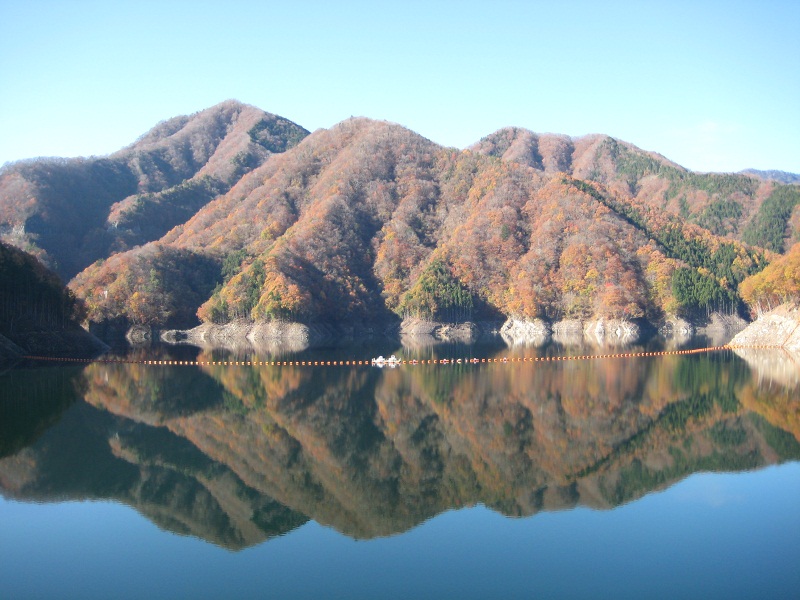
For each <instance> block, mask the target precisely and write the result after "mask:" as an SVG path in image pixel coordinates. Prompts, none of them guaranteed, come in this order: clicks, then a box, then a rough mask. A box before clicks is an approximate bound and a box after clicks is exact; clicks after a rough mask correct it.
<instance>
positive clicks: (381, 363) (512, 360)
mask: <svg viewBox="0 0 800 600" xmlns="http://www.w3.org/2000/svg"><path fill="white" fill-rule="evenodd" d="M733 348H761V349H766V348H770V349H776V348H781V346H778V345H771V346H768V345H762V346H742V345H736V346H731V345H725V346H712V347H709V348H694V349H692V350H662V351H660V352H620V353H616V354H583V355H579V356H518V357H514V356H511V357H509V356H504V357H502V358H438V359H437V358H430V359H409V360H404V359H399V358H397V357H395V356H394V355H392V356H390V357H389V358H388V359H385V358H383V357H382V356H379V357H378V358H373V359H369V360H272V361H267V360H261V361H257V360H130V359H125V358H61V357H51V356H23V357H22V358H24V359H26V360H39V361H49V362H72V363H104V364H136V365H150V366H171V367H174V366H199V367H365V366H366V367H368V366H377V367H385V366H388V367H399V366H416V365H442V366H446V365H478V364H481V365H482V364H517V363H542V362H563V361H574V360H578V361H580V360H596V359H601V358H614V359H616V358H647V357H657V356H679V355H688V354H701V353H707V352H719V351H722V350H731V349H733Z"/></svg>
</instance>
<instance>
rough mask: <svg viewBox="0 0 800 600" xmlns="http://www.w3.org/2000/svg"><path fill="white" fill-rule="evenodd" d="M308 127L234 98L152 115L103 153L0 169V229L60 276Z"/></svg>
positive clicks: (155, 227)
mask: <svg viewBox="0 0 800 600" xmlns="http://www.w3.org/2000/svg"><path fill="white" fill-rule="evenodd" d="M307 133H308V132H307V131H306V130H305V129H303V128H301V127H299V126H297V125H295V124H294V123H292V122H290V121H288V120H286V119H283V118H281V117H277V116H275V115H271V114H269V113H266V112H264V111H262V110H259V109H257V108H254V107H252V106H247V105H244V104H241V103H239V102H235V101H227V102H223V103H221V104H219V105H217V106H214V107H212V108H209V109H207V110H204V111H201V112H199V113H196V114H194V115H191V116H184V117H176V118H174V119H170V120H168V121H165V122H163V123H160V124H158V125H156V126H155V127H154V128H153V129H151V130H150V131H149V132H148V133H146V134H145V135H143V136H142V137H141V138H139V139H138V140H137V141H136V142H134V143H133V144H131V145H130V146H128V147H126V148H124V149H122V150H120V151H118V152H116V153H114V154H112V155H110V156H107V157H101V158H74V159H61V158H38V159H32V160H27V161H20V162H17V163H12V164H10V165H7V166H5V167H3V168H2V170H0V237H1V238H2V239H3V240H4V241H6V242H9V243H12V244H15V245H17V246H19V247H21V248H24V249H26V250H29V251H31V252H33V253H34V254H36V255H37V256H39V257H40V258H41V259H42V260H43V261H44V262H45V263H47V264H49V265H50V266H52V267H53V268H55V270H56V271H57V272H58V273H59V275H61V276H62V277H63V278H64V279H65V280H68V279H71V278H72V277H73V276H74V275H75V274H77V273H78V272H80V271H81V270H83V269H84V268H86V267H87V266H89V265H90V264H91V263H93V262H94V261H95V260H98V259H101V258H106V257H108V256H109V255H110V254H113V253H114V252H118V251H120V250H124V249H127V248H130V247H133V246H136V245H140V244H143V243H146V242H148V241H152V240H156V239H158V238H160V237H161V236H162V235H164V233H166V232H167V231H168V230H169V229H170V228H171V227H173V226H174V225H176V224H178V223H181V222H183V221H185V220H186V219H188V218H189V217H190V216H191V215H192V214H194V213H195V212H197V211H198V210H199V209H200V208H202V207H203V206H204V205H205V204H206V203H207V202H208V201H210V200H211V199H212V198H214V197H215V196H217V195H218V194H220V193H222V192H224V191H227V190H228V189H229V188H230V186H231V185H232V184H233V183H235V182H236V181H238V180H239V178H241V176H242V174H244V173H245V172H247V171H248V170H250V169H252V168H254V167H256V166H258V165H260V164H261V163H262V162H263V161H264V160H265V159H266V158H267V157H268V156H269V155H270V154H272V153H273V152H282V151H283V150H285V149H286V148H287V147H290V146H291V145H293V144H296V143H297V142H298V141H299V140H301V139H302V138H303V137H304V136H305V135H306V134H307Z"/></svg>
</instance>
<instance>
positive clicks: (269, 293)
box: [0, 102, 800, 327]
mask: <svg viewBox="0 0 800 600" xmlns="http://www.w3.org/2000/svg"><path fill="white" fill-rule="evenodd" d="M206 113H208V114H206ZM233 115H236V116H235V118H234V117H233ZM254 123H255V124H254ZM226 128H227V129H226ZM223 130H224V131H228V130H230V132H233V133H230V132H229V135H227V136H223V135H222V132H223ZM243 132H244V133H243ZM306 133H307V132H306V131H305V130H303V129H302V128H300V127H299V126H296V125H294V124H293V123H291V122H289V121H287V120H285V119H282V118H281V117H276V116H274V115H268V114H267V113H263V112H261V111H258V110H257V109H254V108H253V107H245V106H243V105H240V104H238V103H233V102H229V103H223V104H222V105H219V106H217V107H214V108H212V109H209V110H208V111H203V112H202V113H198V115H195V116H193V117H179V118H176V119H172V120H170V121H166V122H164V123H162V124H161V125H159V126H157V127H156V128H154V129H153V130H152V131H151V132H150V133H148V134H146V135H145V136H143V137H142V138H140V140H139V141H137V142H136V143H135V144H134V145H132V146H130V147H128V148H126V149H123V150H121V151H120V152H119V153H116V154H114V155H111V156H110V157H108V158H107V159H98V160H99V161H100V162H97V161H95V162H91V161H89V162H91V167H92V168H95V169H96V168H98V167H97V165H99V164H101V163H102V161H107V162H108V163H109V164H111V165H115V164H117V163H114V161H117V160H120V157H127V158H125V160H126V161H128V162H126V163H125V165H126V166H125V168H124V169H126V171H125V172H126V173H129V174H131V178H132V179H134V180H135V182H136V183H135V185H136V186H137V189H139V188H141V190H144V191H141V190H140V191H139V192H138V193H133V194H129V195H128V196H126V197H125V198H122V199H120V200H115V201H114V202H112V203H106V205H104V206H106V208H104V209H103V210H104V211H105V212H104V213H103V212H102V211H99V212H100V213H102V218H103V219H104V221H103V222H102V223H101V226H100V227H99V229H98V228H95V229H94V230H91V229H88V230H86V233H85V235H84V238H83V241H84V244H83V246H81V245H80V244H78V245H77V246H76V247H77V248H79V249H80V251H79V253H78V254H79V255H81V256H82V258H81V260H83V261H85V260H87V259H88V257H89V256H90V254H91V252H88V249H89V248H90V247H92V246H91V245H92V244H94V247H93V251H94V252H95V254H97V255H98V256H97V257H96V258H97V259H99V260H95V261H94V263H93V264H91V265H88V263H87V268H86V269H85V270H83V272H81V273H79V274H78V275H77V276H76V277H74V279H73V280H72V281H71V283H70V286H71V287H72V289H73V290H74V291H75V292H76V294H77V295H78V296H80V297H82V298H84V299H85V300H86V303H87V307H88V310H89V319H90V321H93V322H103V321H108V320H115V319H117V320H118V319H122V320H123V321H125V322H127V323H129V324H134V323H139V324H147V325H153V326H157V327H187V326H191V325H192V324H194V323H196V322H197V321H196V318H197V317H196V316H195V314H196V315H197V316H199V318H200V319H202V320H204V321H211V322H214V323H225V322H228V321H230V320H233V319H240V318H244V319H249V320H272V319H281V320H291V321H301V322H351V323H352V322H365V321H373V322H386V321H387V320H393V319H400V318H406V317H420V318H426V319H434V320H449V321H461V320H468V319H485V318H488V319H499V318H503V317H507V316H515V317H520V318H525V319H533V318H545V319H548V320H558V319H563V318H576V319H588V318H597V317H604V318H623V319H637V318H646V319H648V320H650V321H651V322H658V321H659V320H661V319H663V318H664V317H665V316H666V315H672V314H676V313H677V314H683V315H686V316H690V315H692V314H698V313H703V312H707V311H709V310H714V309H725V310H736V309H737V307H738V305H739V303H740V298H739V296H738V292H737V286H738V284H739V282H740V281H742V280H743V279H744V278H745V277H747V276H749V275H752V274H754V273H757V272H758V271H760V270H761V269H762V268H763V267H764V266H765V265H766V264H767V263H768V262H769V261H770V260H771V257H773V256H774V254H772V253H770V251H772V252H783V251H784V250H785V248H786V245H787V242H790V241H792V240H793V239H794V238H795V237H797V231H798V227H797V225H798V223H800V209H798V205H799V204H800V187H798V186H793V185H781V184H777V183H775V182H773V181H766V180H763V179H760V178H756V177H750V176H747V175H741V174H714V173H708V174H701V173H694V172H691V171H688V170H686V169H684V168H682V167H680V166H679V165H676V164H674V163H672V162H670V161H669V160H667V159H666V158H664V157H662V156H660V155H658V154H655V153H652V152H645V151H643V150H640V149H638V148H636V147H635V146H632V145H631V144H628V143H626V142H622V141H620V140H615V139H614V138H611V137H608V136H603V135H591V136H585V137H582V138H570V137H567V136H561V135H552V134H535V133H533V132H530V131H527V130H524V129H519V128H507V129H503V130H500V131H498V132H496V133H494V134H491V135H490V136H487V137H486V138H483V139H482V140H480V141H479V142H478V143H476V144H475V145H474V146H472V147H471V148H470V149H467V150H463V151H461V150H457V149H454V148H445V147H442V146H439V145H438V144H435V143H434V142H432V141H430V140H427V139H425V138H424V137H422V136H420V135H419V134H417V133H414V132H412V131H410V130H408V129H406V128H404V127H402V126H400V125H396V124H392V123H387V122H383V121H374V120H371V119H367V118H351V119H348V120H346V121H343V122H341V123H339V124H337V125H336V126H334V127H332V128H330V129H320V130H317V131H315V132H314V133H312V134H309V135H306ZM245 138H246V139H245ZM134 148H136V150H133V149H134ZM164 148H167V149H166V150H165V149H164ZM241 148H247V149H249V150H247V151H245V150H241ZM192 149H194V150H192ZM179 150H180V151H179ZM189 150H192V152H194V154H192V153H191V152H189ZM187 152H189V154H187ZM243 152H244V154H242V153H243ZM137 153H138V154H137ZM159 153H160V154H159ZM165 153H166V155H169V156H170V157H171V159H170V161H167V163H168V165H172V166H170V167H169V168H167V167H164V168H161V167H160V166H159V165H161V164H162V163H161V162H159V161H158V160H156V159H154V158H152V157H153V156H154V155H156V156H161V157H162V158H163V156H164V155H165ZM131 157H135V160H134V159H133V158H131ZM237 157H238V158H237ZM148 161H149V162H148ZM203 161H205V162H203ZM162 162H163V161H162ZM76 164H77V163H76ZM87 164H89V163H87ZM102 164H105V163H102ZM131 165H133V166H131ZM237 165H238V166H237ZM25 166H26V163H17V164H16V165H11V166H10V167H6V168H5V169H4V170H3V172H2V175H3V181H4V182H5V181H6V180H9V181H11V182H12V183H14V185H17V188H19V189H23V190H24V189H25V187H26V186H28V188H31V186H33V183H32V181H34V178H33V177H29V178H28V179H25V178H20V177H19V171H20V169H22V168H23V167H25ZM180 177H188V179H186V178H185V179H182V180H181V179H180ZM87 178H88V180H89V181H91V182H92V183H93V184H96V181H95V179H94V178H92V177H89V176H87ZM100 181H102V180H100ZM176 181H180V182H179V183H177V184H176ZM43 187H44V186H40V188H37V189H41V188H43ZM8 188H9V186H8V185H6V186H5V187H4V188H2V189H4V190H6V189H8ZM4 193H6V192H4ZM23 196H24V194H23ZM5 197H6V198H9V197H10V195H9V194H7V193H6V196H5ZM19 197H20V196H19V194H18V195H17V196H16V198H19ZM2 198H3V196H0V200H2ZM73 200H74V199H73ZM73 200H70V198H67V197H63V198H62V199H61V202H62V204H63V205H65V206H68V205H69V203H70V202H71V201H73ZM29 204H30V203H29ZM6 205H7V206H11V208H8V209H6V208H4V205H3V203H2V202H0V216H2V215H3V214H4V213H2V211H3V210H5V211H6V213H13V212H14V211H16V214H20V213H24V211H25V210H26V208H25V206H27V205H26V204H25V203H24V202H19V201H17V202H16V203H15V202H13V201H9V202H6ZM42 205H43V203H41V202H39V203H38V204H37V203H36V202H33V204H32V208H31V207H30V206H29V207H28V208H27V210H29V211H32V214H33V217H31V218H29V219H28V221H27V222H26V223H27V224H26V229H24V230H23V231H20V229H19V227H18V226H17V227H16V229H15V228H14V227H11V224H12V220H9V219H6V223H7V225H6V229H7V231H6V237H8V238H11V239H13V240H15V241H16V242H17V243H18V244H21V245H24V244H22V242H25V241H26V240H28V243H30V242H35V243H37V244H38V246H37V247H35V248H34V249H36V248H44V247H45V244H44V243H43V242H42V240H43V239H45V238H46V237H47V236H45V235H44V233H42V232H40V233H32V232H33V231H34V230H35V227H34V228H33V229H31V227H30V225H29V224H30V223H31V222H33V223H34V225H35V224H36V222H37V219H39V221H42V220H44V217H42V216H40V213H41V211H40V213H37V212H36V210H37V209H41V206H42ZM51 205H52V206H55V205H57V202H55V201H53V202H51V204H50V205H47V206H48V207H49V206H51ZM41 214H46V213H41ZM165 215H166V217H165ZM51 225H55V224H54V223H51ZM53 229H57V228H55V227H53ZM42 231H43V230H42ZM48 235H50V238H48V239H56V238H58V236H59V235H61V236H64V235H66V234H65V233H63V232H58V231H51V232H50V233H49V234H48ZM26 236H27V237H26ZM36 236H39V237H36ZM743 240H744V241H745V242H747V243H748V244H754V245H748V244H745V243H743ZM104 244H105V245H104ZM52 247H56V246H52ZM81 252H82V254H81ZM52 258H54V259H55V260H56V261H58V263H59V264H64V262H65V261H71V262H70V264H72V265H75V264H77V260H76V259H75V258H74V257H71V258H70V257H66V256H61V255H54V256H53V257H52Z"/></svg>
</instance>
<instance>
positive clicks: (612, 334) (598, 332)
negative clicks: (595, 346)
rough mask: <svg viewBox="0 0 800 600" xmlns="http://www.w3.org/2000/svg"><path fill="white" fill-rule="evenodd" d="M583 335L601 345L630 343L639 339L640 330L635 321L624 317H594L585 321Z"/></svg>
mask: <svg viewBox="0 0 800 600" xmlns="http://www.w3.org/2000/svg"><path fill="white" fill-rule="evenodd" d="M583 335H584V337H586V338H587V339H588V340H589V341H592V342H597V343H599V344H601V345H608V346H616V345H618V344H632V343H634V342H637V341H638V340H639V336H640V335H641V330H640V329H639V326H638V325H637V324H636V323H633V322H631V321H626V320H624V319H603V318H600V319H595V320H591V321H587V322H586V323H585V325H584V327H583Z"/></svg>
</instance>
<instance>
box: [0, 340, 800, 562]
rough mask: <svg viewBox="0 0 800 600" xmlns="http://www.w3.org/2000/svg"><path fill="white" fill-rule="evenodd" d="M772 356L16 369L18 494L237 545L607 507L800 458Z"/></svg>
mask: <svg viewBox="0 0 800 600" xmlns="http://www.w3.org/2000/svg"><path fill="white" fill-rule="evenodd" d="M465 351H468V350H465ZM510 355H511V352H510V351H508V350H504V351H503V352H502V353H501V354H496V356H498V357H501V356H510ZM211 358H212V357H211V355H210V354H202V355H201V356H200V357H199V360H211ZM215 358H217V357H215ZM337 358H339V357H337ZM348 358H350V357H349V356H348ZM745 358H746V359H747V361H749V362H751V363H752V361H753V360H754V359H753V358H752V357H749V358H748V357H745ZM753 369H755V367H753ZM753 369H751V367H750V366H748V362H746V360H743V359H742V358H740V357H738V356H736V355H734V354H733V353H732V352H729V351H724V352H718V353H713V354H707V355H694V356H665V357H652V358H638V359H595V360H589V361H566V362H553V363H522V364H519V363H517V364H513V365H511V364H480V365H472V364H461V365H448V366H446V367H442V366H432V365H416V366H413V367H412V366H407V367H402V368H398V369H391V370H380V369H377V368H371V367H315V368H304V367H252V366H204V367H196V366H175V367H171V366H148V365H141V364H122V363H120V364H104V363H95V364H91V365H89V366H87V367H85V368H83V369H81V368H74V367H69V368H61V367H56V368H47V369H35V370H16V371H11V372H9V373H7V374H5V375H4V376H3V377H2V381H0V383H2V386H0V394H1V395H0V411H2V415H0V417H1V418H0V424H2V425H0V427H2V432H1V433H2V437H1V438H0V439H2V446H0V492H2V494H3V495H4V496H6V497H8V498H14V499H18V500H34V501H61V500H66V499H113V500H116V501H119V502H123V503H125V504H128V505H130V506H132V507H134V508H135V509H136V510H138V511H139V512H140V513H141V514H143V515H145V516H146V517H147V518H149V519H151V520H152V521H153V522H155V523H156V524H158V525H159V526H160V527H162V528H163V529H166V530H169V531H174V532H177V533H180V534H187V535H193V536H197V537H200V538H202V539H205V540H208V541H210V542H213V543H215V544H217V545H220V546H224V547H227V548H231V549H239V548H244V547H247V546H251V545H254V544H258V543H261V542H263V541H264V540H267V539H269V538H271V537H274V536H276V535H281V534H284V533H286V532H288V531H291V530H292V529H294V528H296V527H298V526H299V525H301V524H303V523H305V522H306V521H307V520H308V519H313V520H315V521H317V522H319V523H321V524H324V525H329V526H331V527H333V528H335V529H336V530H338V531H340V532H342V533H344V534H346V535H348V536H351V537H354V538H373V537H376V536H387V535H391V534H395V533H399V532H403V531H407V530H408V529H410V528H413V527H414V526H416V525H417V524H419V523H421V522H423V521H425V520H427V519H429V518H431V517H432V516H434V515H437V514H439V513H441V512H443V511H446V510H448V509H450V508H453V507H461V506H471V505H475V504H483V505H486V506H487V507H490V508H492V509H493V510H496V511H499V512H501V513H502V514H504V515H510V516H523V515H532V514H535V513H537V512H539V511H543V510H545V511H550V510H560V509H567V508H571V507H575V506H578V505H583V506H588V507H594V508H603V509H606V508H612V507H615V506H618V505H619V504H622V503H626V502H629V501H631V500H635V499H637V498H639V497H641V496H643V495H644V494H647V493H648V492H651V491H653V490H658V489H662V488H664V487H666V486H669V485H671V484H672V483H674V482H677V481H679V480H681V479H683V478H684V477H686V476H687V475H689V474H691V473H694V472H698V471H739V470H745V469H753V468H757V467H760V466H763V465H767V464H773V463H777V462H782V461H786V460H798V459H800V403H799V402H798V401H797V399H796V398H797V397H798V396H799V395H800V388H798V386H797V383H796V378H795V380H792V379H791V378H789V379H786V378H784V380H779V379H780V378H778V379H775V378H770V377H764V376H763V375H761V374H759V373H758V372H757V371H754V370H753Z"/></svg>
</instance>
